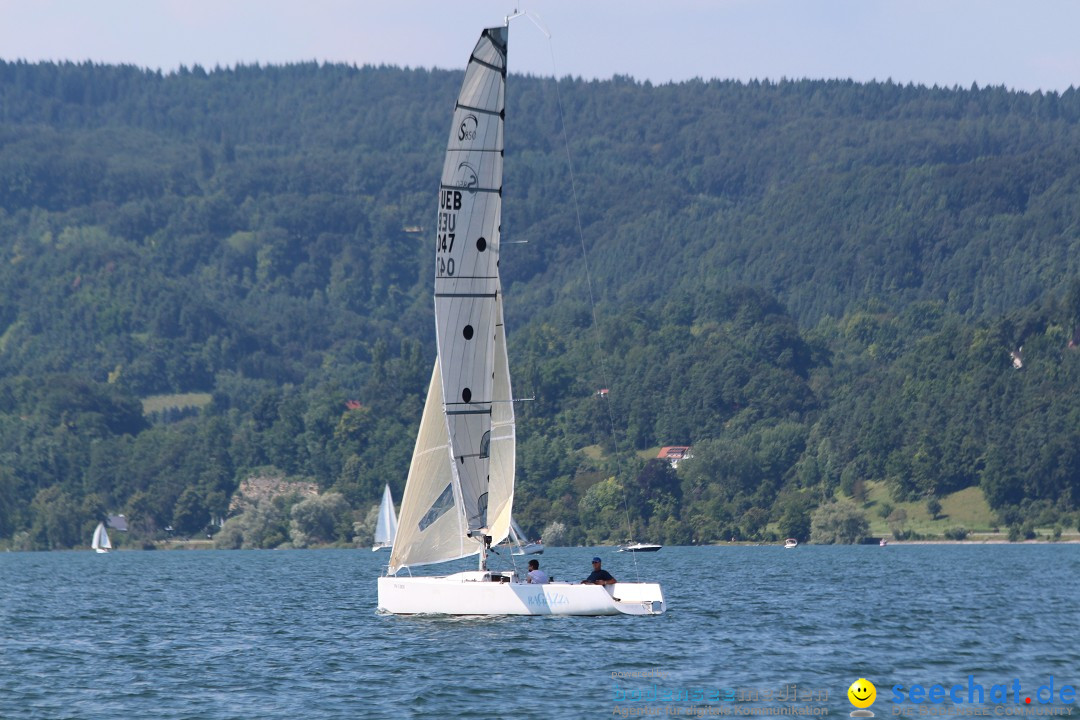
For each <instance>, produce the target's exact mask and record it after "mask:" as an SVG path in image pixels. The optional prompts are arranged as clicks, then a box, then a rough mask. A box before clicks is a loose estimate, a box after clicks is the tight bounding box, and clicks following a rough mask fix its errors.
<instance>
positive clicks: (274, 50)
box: [0, 0, 1080, 91]
mask: <svg viewBox="0 0 1080 720" xmlns="http://www.w3.org/2000/svg"><path fill="white" fill-rule="evenodd" d="M518 1H519V4H520V5H521V6H522V7H524V8H527V9H528V10H529V11H530V12H532V13H534V14H536V15H538V16H539V17H540V18H541V20H542V22H543V24H544V25H546V26H547V27H548V29H549V30H550V32H551V35H552V40H551V44H550V45H549V42H548V40H547V38H545V37H544V35H543V34H541V32H540V31H539V30H537V29H536V27H535V26H534V25H532V24H531V23H530V22H529V21H528V20H525V19H519V20H516V21H514V23H513V25H512V26H511V29H512V33H511V45H510V67H511V72H521V73H532V74H536V75H552V74H556V73H557V74H558V75H559V76H564V75H576V76H581V77H586V78H594V77H596V78H609V77H611V76H612V75H614V74H622V75H631V76H633V77H635V78H638V79H640V80H644V79H649V80H651V81H653V82H654V83H655V82H666V81H669V80H685V79H688V78H692V77H703V78H736V79H741V80H748V79H754V78H758V79H762V78H770V79H773V80H776V79H779V78H781V77H787V78H793V79H794V78H804V77H808V78H853V79H855V80H858V81H867V80H875V79H876V80H885V79H887V78H892V79H893V80H894V81H897V82H903V83H907V82H915V83H920V84H925V85H934V84H938V85H945V86H950V87H951V86H953V85H960V86H962V87H968V86H970V85H971V83H972V82H977V83H978V84H979V85H980V86H984V85H1005V86H1007V87H1010V88H1015V89H1020V90H1030V91H1033V90H1040V89H1041V90H1057V91H1062V90H1065V89H1067V88H1068V87H1069V86H1071V85H1075V86H1078V87H1080V2H1078V1H1077V0H1015V1H1007V0H880V1H876V0H712V1H711V2H710V1H708V0H621V1H620V2H615V1H607V2H589V0H533V2H529V3H525V2H524V1H523V0H518ZM514 7H515V0H500V1H499V2H494V1H493V0H438V1H437V2H436V1H435V0H416V1H413V2H409V1H408V0H383V1H381V2H362V1H360V0H351V1H349V0H293V1H287V0H0V58H2V59H4V60H16V59H24V60H31V61H36V60H74V61H82V60H93V61H95V62H106V63H128V64H134V65H138V66H141V67H150V68H160V69H162V70H165V71H169V70H174V69H176V68H177V67H179V66H180V65H181V64H185V65H188V66H191V65H194V64H196V63H198V64H201V65H203V66H204V67H205V68H207V69H212V68H213V67H214V66H215V65H221V66H229V65H235V64H237V63H254V62H260V63H264V64H266V63H275V64H277V63H286V62H295V61H304V60H320V61H335V62H337V61H340V62H348V63H355V64H358V65H363V64H366V63H371V64H379V63H387V64H393V65H402V66H409V67H442V68H461V67H464V65H465V61H466V59H467V56H468V52H469V50H471V48H472V44H473V42H475V40H476V37H477V36H478V34H479V30H480V28H482V27H484V26H487V25H496V24H500V23H501V22H502V18H503V16H505V15H506V14H507V13H508V12H510V11H512V10H513V9H514ZM553 55H554V63H555V69H554V71H553V67H552V56H553Z"/></svg>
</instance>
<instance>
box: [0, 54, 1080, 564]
mask: <svg viewBox="0 0 1080 720" xmlns="http://www.w3.org/2000/svg"><path fill="white" fill-rule="evenodd" d="M460 80H461V76H460V73H454V72H443V71H431V72H429V71H410V70H400V69H395V68H350V67H344V66H333V65H317V64H314V63H309V64H300V65H292V66H287V67H259V66H240V67H236V68H229V69H225V70H215V71H214V72H206V71H204V70H203V69H201V68H193V69H181V71H179V72H177V73H173V74H170V75H163V74H161V73H158V72H149V71H143V70H139V69H136V68H132V67H109V66H100V65H93V64H90V63H83V64H72V63H62V64H53V63H41V64H28V63H24V62H0V287H2V288H3V293H0V539H10V538H16V537H17V538H18V540H16V541H15V544H16V545H18V546H20V547H23V546H25V547H42V548H45V547H67V546H71V545H73V544H80V543H85V542H86V538H88V537H89V532H90V529H92V527H93V525H94V524H95V523H96V522H97V521H99V520H100V519H101V518H102V517H103V516H104V514H105V513H106V511H109V512H117V511H124V512H126V514H127V515H128V517H129V520H130V522H131V525H132V528H133V532H135V533H140V534H143V535H146V536H158V535H161V534H163V533H166V532H169V531H168V530H167V528H172V532H175V533H181V534H185V535H187V534H195V533H199V532H202V531H203V530H204V529H205V528H207V526H208V525H209V526H211V527H210V528H209V529H210V530H211V531H214V530H216V524H215V523H216V521H217V520H220V519H222V518H225V517H226V516H227V515H228V514H229V500H230V498H231V497H232V495H233V493H234V492H235V490H236V488H237V485H238V483H239V481H240V480H241V479H242V478H244V477H246V476H247V475H248V474H249V473H250V472H252V471H253V469H255V468H260V467H264V466H273V467H275V468H277V469H278V471H279V472H280V473H282V474H284V475H286V476H288V477H292V478H297V479H312V480H314V481H315V482H316V483H318V485H319V486H320V488H321V489H322V490H324V491H327V492H326V493H324V495H323V496H322V499H321V500H320V501H319V502H318V503H316V502H314V501H311V502H309V501H304V502H303V503H301V502H299V501H292V500H280V501H278V502H277V503H276V504H275V503H267V504H263V505H259V507H258V510H257V511H256V510H254V509H253V510H252V511H251V513H252V514H251V515H250V516H249V517H247V518H246V519H244V520H243V521H241V520H240V519H239V518H234V519H232V520H229V521H228V522H227V523H226V525H225V527H224V528H223V529H222V530H221V532H219V533H218V539H217V542H218V543H219V544H221V545H222V546H253V547H266V546H279V545H282V544H284V543H297V544H309V543H317V542H340V541H344V540H346V539H348V536H349V535H350V533H351V532H352V530H351V527H352V524H353V523H354V522H355V521H361V522H360V524H361V525H362V524H363V520H364V519H365V518H366V515H367V514H368V511H369V508H370V505H371V504H372V503H375V502H377V499H378V496H379V493H380V492H381V489H382V486H383V484H384V483H387V482H389V483H390V485H391V487H392V489H393V490H394V493H395V496H396V497H398V498H400V497H401V490H402V486H403V483H404V476H405V472H406V469H407V466H408V457H409V453H410V451H411V448H412V444H413V440H414V433H415V428H416V424H417V422H418V418H419V415H420V409H421V407H422V405H423V393H424V391H425V388H426V385H427V380H428V378H429V377H430V372H431V363H432V360H433V332H432V328H433V323H432V320H431V316H430V314H431V309H430V293H431V287H430V279H431V274H432V273H431V265H430V263H431V256H430V254H429V252H428V250H427V244H426V243H427V241H428V240H427V238H428V237H429V232H428V230H427V228H430V225H431V221H432V217H433V212H434V191H433V188H434V187H435V182H436V180H435V178H437V175H438V167H439V163H440V162H441V156H440V153H441V148H442V146H443V143H444V142H445V133H446V123H447V122H448V117H449V107H450V106H451V104H452V101H453V97H454V93H455V92H456V89H457V86H458V85H459V83H460ZM559 83H560V94H561V97H562V101H563V104H564V106H565V109H566V117H565V118H563V120H564V121H565V125H566V130H567V136H568V137H569V139H570V144H571V148H570V149H571V153H572V155H573V159H574V165H575V171H576V179H577V182H576V186H577V190H578V192H579V197H578V198H577V202H578V204H579V206H580V208H581V227H582V231H583V235H582V237H579V236H578V232H577V222H576V216H575V211H574V206H573V204H572V200H573V197H572V195H571V188H570V182H569V173H568V170H567V168H566V164H565V158H564V154H563V153H562V152H561V143H562V137H561V135H560V133H559V130H560V119H559V118H558V117H557V110H556V102H555V87H554V81H552V80H549V79H541V78H531V77H529V78H525V77H513V78H511V82H510V104H509V109H508V113H507V123H508V136H507V151H506V156H507V157H506V172H507V176H506V179H505V190H506V192H505V196H504V209H505V213H504V221H503V225H504V236H505V237H506V238H508V239H513V240H527V241H528V243H527V244H513V245H506V246H505V247H504V248H503V250H504V255H503V257H502V260H503V261H504V262H501V270H502V274H503V282H504V289H505V291H506V294H507V302H506V311H507V323H508V327H509V328H510V332H511V335H510V354H511V365H512V368H513V373H514V387H515V395H517V396H520V397H532V398H534V399H533V400H532V401H531V402H525V403H521V404H520V405H519V421H520V422H519V432H518V437H519V457H518V493H517V499H516V508H517V509H516V514H517V515H518V519H519V520H520V521H521V523H522V524H523V525H524V526H525V528H526V529H527V530H528V531H529V533H530V534H533V535H539V534H540V533H541V532H544V531H545V529H546V528H553V529H554V530H553V532H554V531H555V530H557V531H558V532H560V533H561V534H562V536H563V540H564V541H565V542H585V541H589V542H599V541H608V540H621V539H624V538H625V537H626V536H627V535H633V536H634V537H635V538H640V539H653V540H657V541H662V542H669V543H674V542H710V541H713V540H718V539H728V538H730V537H733V536H735V537H739V538H743V539H755V538H757V539H764V538H767V537H770V536H773V535H777V534H778V535H779V536H780V537H785V536H793V537H798V538H800V539H806V538H807V537H808V536H809V535H810V533H811V528H810V525H811V521H810V518H811V514H812V513H813V512H814V509H815V508H817V507H818V506H819V505H822V504H823V503H828V502H830V500H831V499H832V498H833V497H834V496H835V495H836V494H837V492H841V491H842V492H846V493H849V494H850V493H851V492H853V491H856V490H857V488H858V487H860V486H861V485H860V484H863V483H865V482H866V481H869V480H881V481H885V482H886V483H887V484H888V485H889V487H890V490H891V492H892V494H893V497H894V498H895V499H896V500H916V499H919V500H921V499H925V498H930V497H938V496H942V495H944V494H946V493H949V492H951V491H953V490H957V489H960V488H964V487H968V486H972V485H978V486H980V487H981V488H982V489H983V490H984V492H985V493H986V496H987V498H988V500H989V501H990V503H991V505H992V506H993V507H994V508H995V509H997V510H998V511H999V514H1000V515H1001V521H1002V524H1003V525H1011V526H1015V527H1019V526H1021V525H1022V524H1023V523H1025V522H1028V523H1030V522H1039V523H1050V524H1055V523H1063V524H1071V525H1075V520H1076V513H1077V502H1080V449H1078V448H1080V434H1078V431H1077V428H1080V410H1078V409H1077V408H1078V407H1080V403H1078V402H1077V400H1080V398H1078V397H1077V393H1078V392H1080V390H1078V389H1077V388H1080V382H1077V381H1078V380H1080V378H1078V377H1077V373H1078V366H1077V365H1078V363H1080V350H1078V349H1077V348H1076V345H1077V344H1078V343H1080V333H1078V331H1077V328H1078V326H1080V252H1078V251H1080V230H1078V228H1080V225H1078V224H1077V222H1076V208H1077V207H1080V203H1078V200H1080V197H1078V195H1080V170H1078V169H1077V168H1080V163H1078V162H1077V159H1078V158H1080V127H1078V125H1080V94H1078V93H1077V92H1076V91H1074V90H1069V91H1068V92H1066V93H1063V94H1060V95H1059V94H1055V93H1048V94H1043V93H1034V94H1027V93H1016V92H1010V91H1007V90H1005V89H1003V88H977V87H973V88H971V89H967V90H961V89H942V88H925V87H915V86H900V85H896V84H893V83H871V84H867V85H857V84H854V83H850V82H839V81H830V82H810V81H802V82H786V81H785V82H780V83H771V82H764V83H758V82H754V83H736V82H720V81H713V82H701V81H693V82H688V83H680V84H671V85H663V86H652V85H649V84H644V85H642V84H637V83H635V82H633V81H632V80H630V79H628V78H615V79H613V80H611V81H607V82H595V81H594V82H583V81H580V80H571V79H564V80H561V81H559ZM582 240H583V241H584V243H585V245H586V247H587V251H588V264H589V268H590V270H591V273H590V276H589V278H586V277H585V275H584V272H583V259H582V255H581V247H580V246H581V242H582ZM587 280H588V282H590V283H591V285H592V290H591V294H592V296H593V297H595V298H596V302H597V304H596V307H595V308H593V307H592V306H591V305H590V291H589V289H588V288H587V287H586V282H587ZM1010 353H1012V355H1010ZM601 389H605V390H607V391H608V392H607V393H606V394H603V395H601V394H599V391H600V390H601ZM193 392H202V393H207V394H210V395H211V396H212V401H211V402H210V403H209V404H208V405H205V406H202V405H199V406H193V405H187V406H183V407H181V406H180V405H178V406H177V407H176V408H175V410H172V411H169V412H150V413H144V412H143V409H142V407H141V405H140V400H142V399H144V398H146V397H147V396H151V395H160V394H165V395H168V394H174V393H175V394H177V395H176V397H177V398H181V397H183V396H184V395H183V394H186V393H193ZM177 402H178V403H180V402H181V401H180V400H177ZM676 443H682V444H693V446H694V457H693V458H692V459H690V460H687V461H684V462H683V463H681V464H680V466H679V469H678V470H677V471H674V470H672V469H671V468H669V467H668V466H666V465H665V464H664V463H657V462H649V461H648V458H645V457H644V456H645V455H648V454H649V453H646V452H644V451H645V450H646V449H648V448H653V447H655V446H658V445H666V444H676ZM329 491H333V492H329ZM328 498H329V499H328ZM305 503H307V504H305ZM330 505H332V507H330ZM324 506H325V507H324ZM298 508H299V509H298ZM294 513H295V514H294ZM328 518H329V519H328ZM1018 532H1019V531H1018Z"/></svg>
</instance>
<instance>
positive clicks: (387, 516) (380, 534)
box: [373, 485, 398, 549]
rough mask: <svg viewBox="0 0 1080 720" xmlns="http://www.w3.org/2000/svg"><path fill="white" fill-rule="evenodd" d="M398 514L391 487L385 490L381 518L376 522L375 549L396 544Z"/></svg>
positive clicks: (381, 505)
mask: <svg viewBox="0 0 1080 720" xmlns="http://www.w3.org/2000/svg"><path fill="white" fill-rule="evenodd" d="M397 524H398V522H397V514H396V513H395V512H394V497H393V495H391V494H390V486H389V485H387V486H386V487H385V488H384V489H383V497H382V503H380V504H379V518H378V520H377V521H376V522H375V547H374V548H373V549H377V548H380V547H389V546H391V545H393V544H394V537H395V536H396V535H397Z"/></svg>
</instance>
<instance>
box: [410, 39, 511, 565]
mask: <svg viewBox="0 0 1080 720" xmlns="http://www.w3.org/2000/svg"><path fill="white" fill-rule="evenodd" d="M506 41H507V28H505V27H498V28H489V29H487V30H484V32H483V33H482V34H481V36H480V40H479V42H477V44H476V47H475V48H474V49H473V52H472V56H471V57H470V58H469V64H468V67H467V68H466V70H465V81H464V83H462V86H461V92H460V93H459V95H458V99H457V105H456V107H455V109H454V117H453V122H452V123H451V126H450V138H449V142H448V144H447V150H446V158H445V161H444V163H443V172H442V179H441V182H440V185H439V202H438V205H439V208H438V219H437V223H436V253H435V332H436V338H437V341H438V359H437V360H436V361H435V368H434V370H433V371H432V376H431V384H430V386H429V387H428V397H427V402H426V404H425V406H424V415H423V417H422V418H421V421H420V431H419V433H418V435H417V440H416V447H415V449H414V451H413V460H412V465H411V466H410V468H409V479H408V482H407V484H406V487H405V496H404V498H403V499H402V504H401V505H402V507H401V517H400V518H399V525H398V537H397V540H396V542H395V544H394V550H393V553H392V554H391V557H390V568H389V569H390V572H391V573H395V572H396V571H397V570H398V569H399V568H400V567H402V566H404V565H420V564H425V563H433V562H441V561H444V560H453V559H455V558H459V557H464V556H466V555H471V554H474V553H477V552H479V551H480V550H481V547H482V543H483V536H485V535H486V536H490V537H491V542H492V543H498V542H500V541H502V540H503V539H504V538H505V537H506V535H507V532H508V529H509V523H510V511H511V506H512V504H513V495H514V442H515V441H514V409H513V404H512V400H511V395H510V370H509V365H508V362H507V356H506V336H505V332H504V329H503V320H502V295H501V293H502V288H501V286H500V283H499V237H500V230H501V227H500V223H501V214H502V174H503V173H502V166H503V118H504V112H503V110H504V107H505V104H504V101H505V89H506Z"/></svg>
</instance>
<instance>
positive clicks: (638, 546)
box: [619, 543, 664, 552]
mask: <svg viewBox="0 0 1080 720" xmlns="http://www.w3.org/2000/svg"><path fill="white" fill-rule="evenodd" d="M662 547H664V546H663V545H649V544H646V543H635V544H633V545H624V546H623V547H621V548H619V552H656V551H658V550H660V548H662Z"/></svg>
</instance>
